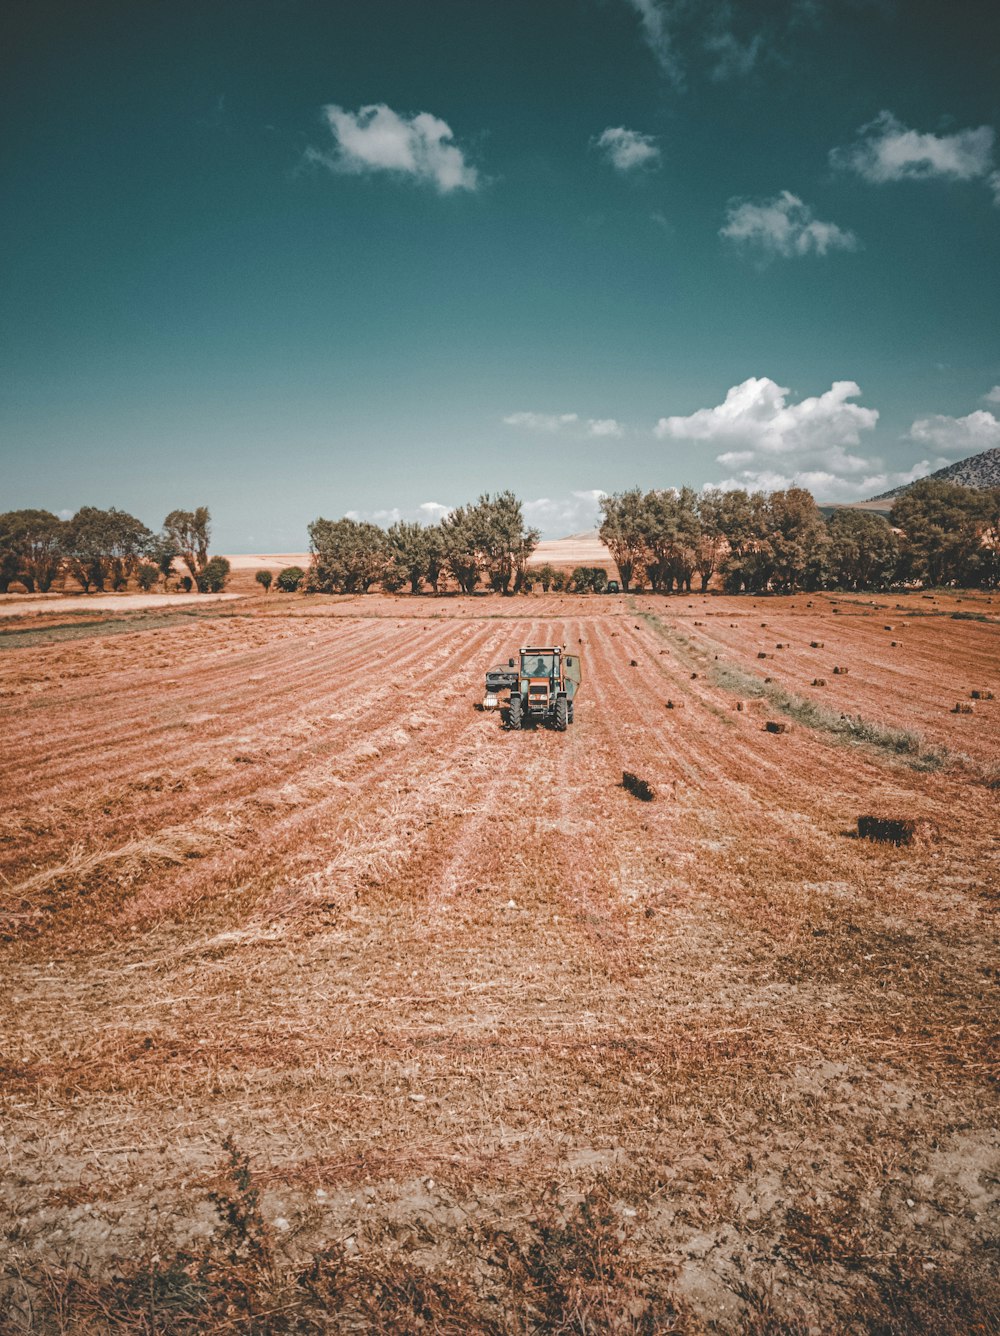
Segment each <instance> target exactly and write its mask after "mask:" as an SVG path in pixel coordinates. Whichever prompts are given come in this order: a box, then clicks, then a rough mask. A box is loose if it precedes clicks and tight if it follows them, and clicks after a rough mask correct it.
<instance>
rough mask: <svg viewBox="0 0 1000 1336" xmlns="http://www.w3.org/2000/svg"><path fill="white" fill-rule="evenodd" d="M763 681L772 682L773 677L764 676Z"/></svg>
mask: <svg viewBox="0 0 1000 1336" xmlns="http://www.w3.org/2000/svg"><path fill="white" fill-rule="evenodd" d="M764 681H765V682H773V681H774V678H773V677H765V678H764Z"/></svg>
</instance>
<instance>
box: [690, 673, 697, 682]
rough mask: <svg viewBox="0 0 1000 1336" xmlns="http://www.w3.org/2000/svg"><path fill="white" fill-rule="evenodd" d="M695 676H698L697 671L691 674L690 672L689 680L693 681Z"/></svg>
mask: <svg viewBox="0 0 1000 1336" xmlns="http://www.w3.org/2000/svg"><path fill="white" fill-rule="evenodd" d="M697 676H698V674H697V673H692V674H691V681H692V682H693V681H694V680H695V678H696V677H697Z"/></svg>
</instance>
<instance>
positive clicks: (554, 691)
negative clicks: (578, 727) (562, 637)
mask: <svg viewBox="0 0 1000 1336" xmlns="http://www.w3.org/2000/svg"><path fill="white" fill-rule="evenodd" d="M579 685H580V656H579V655H578V654H567V653H566V650H565V648H564V647H563V646H561V645H526V646H524V647H523V648H522V649H521V652H520V663H519V670H518V680H517V684H516V686H512V687H511V692H510V705H509V707H508V714H507V723H508V726H509V727H510V728H514V729H517V728H520V727H521V723H522V720H524V719H529V720H532V721H536V722H537V721H539V720H541V721H543V722H548V723H552V724H553V725H554V726H555V727H556V728H557V729H558V730H559V731H560V732H564V731H565V730H566V728H567V726H568V725H569V724H571V723H572V722H573V698H574V696H575V695H576V689H577V687H578V686H579Z"/></svg>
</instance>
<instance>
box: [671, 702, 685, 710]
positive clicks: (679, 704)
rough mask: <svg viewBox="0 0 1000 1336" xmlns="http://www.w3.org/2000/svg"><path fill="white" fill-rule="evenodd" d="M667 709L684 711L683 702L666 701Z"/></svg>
mask: <svg viewBox="0 0 1000 1336" xmlns="http://www.w3.org/2000/svg"><path fill="white" fill-rule="evenodd" d="M667 709H668V710H683V709H684V702H683V701H682V700H668V701H667Z"/></svg>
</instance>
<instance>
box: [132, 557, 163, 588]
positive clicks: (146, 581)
mask: <svg viewBox="0 0 1000 1336" xmlns="http://www.w3.org/2000/svg"><path fill="white" fill-rule="evenodd" d="M135 578H136V580H137V582H138V585H139V588H140V589H141V590H142V591H143V593H146V594H148V593H149V591H150V590H151V589H152V588H154V586H155V585H156V583H157V582H158V580H159V578H160V572H159V569H158V568H157V567H156V566H154V565H153V564H152V563H151V562H148V561H141V562H140V563H139V569H138V570H137V571H136V573H135Z"/></svg>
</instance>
